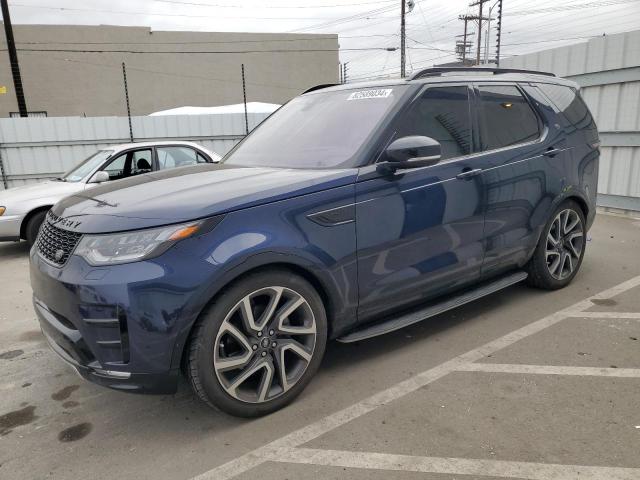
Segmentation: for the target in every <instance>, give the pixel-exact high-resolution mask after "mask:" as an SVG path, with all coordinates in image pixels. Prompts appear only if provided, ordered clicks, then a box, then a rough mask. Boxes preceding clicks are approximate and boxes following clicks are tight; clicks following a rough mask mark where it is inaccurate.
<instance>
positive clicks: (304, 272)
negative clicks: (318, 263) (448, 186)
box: [171, 258, 339, 371]
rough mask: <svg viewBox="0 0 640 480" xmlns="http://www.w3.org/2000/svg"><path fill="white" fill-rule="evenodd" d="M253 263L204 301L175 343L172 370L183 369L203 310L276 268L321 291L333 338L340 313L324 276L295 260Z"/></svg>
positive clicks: (239, 270)
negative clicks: (248, 279)
mask: <svg viewBox="0 0 640 480" xmlns="http://www.w3.org/2000/svg"><path fill="white" fill-rule="evenodd" d="M251 263H252V264H251V265H250V266H249V265H248V266H247V267H246V268H236V269H234V270H233V271H232V274H230V275H227V276H225V278H224V282H223V283H222V285H221V286H220V287H219V288H217V289H215V291H214V292H213V294H212V295H211V296H210V297H209V299H208V300H207V301H206V302H204V304H203V305H202V307H201V308H200V309H199V311H198V312H197V315H195V318H194V320H193V321H192V322H191V324H190V325H188V327H187V328H185V333H184V334H183V335H182V336H181V338H178V339H177V341H176V344H175V347H174V352H173V359H172V362H171V363H172V367H171V368H172V369H176V368H178V367H180V368H182V369H184V366H185V362H186V359H187V355H188V351H189V348H188V346H189V343H190V342H191V339H192V336H193V332H194V330H195V327H196V325H197V323H198V321H199V319H200V318H201V316H202V314H203V313H204V311H205V310H206V309H207V308H208V307H209V306H210V305H211V304H212V303H213V302H215V301H216V299H217V298H219V297H220V296H221V295H224V293H225V291H227V290H228V289H229V288H230V287H231V286H232V285H234V284H235V283H237V282H240V281H242V279H244V278H246V277H248V276H249V275H252V274H255V273H257V272H261V271H265V270H274V269H277V270H280V271H282V270H285V271H289V272H291V273H294V274H296V275H298V276H300V277H301V278H304V279H305V280H306V281H308V282H309V283H310V284H311V286H313V288H314V289H315V290H316V292H318V295H319V296H320V299H321V300H322V303H323V305H324V307H325V311H326V315H327V328H328V332H327V338H332V334H333V325H334V322H335V318H336V312H337V311H338V310H339V308H338V298H337V294H336V292H335V291H334V288H332V287H331V286H330V282H329V281H328V280H327V279H324V278H322V276H321V275H320V274H318V272H317V271H314V270H313V269H312V268H310V267H309V266H308V265H305V264H303V262H301V261H295V260H293V259H291V258H289V259H275V260H272V261H265V262H264V263H263V262H261V261H258V262H257V263H254V262H251ZM183 371H184V370H183Z"/></svg>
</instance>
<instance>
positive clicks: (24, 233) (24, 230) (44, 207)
mask: <svg viewBox="0 0 640 480" xmlns="http://www.w3.org/2000/svg"><path fill="white" fill-rule="evenodd" d="M51 207H53V205H42V206H39V207H35V208H33V209H31V210H29V212H28V213H27V214H26V215H25V216H24V218H23V219H22V223H21V224H20V238H21V239H23V240H26V238H27V225H28V224H29V220H31V219H32V218H33V216H34V215H36V214H37V213H40V212H46V211H47V210H51Z"/></svg>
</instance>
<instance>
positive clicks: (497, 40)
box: [496, 0, 502, 67]
mask: <svg viewBox="0 0 640 480" xmlns="http://www.w3.org/2000/svg"><path fill="white" fill-rule="evenodd" d="M500 37H502V0H498V30H497V32H496V66H497V67H500Z"/></svg>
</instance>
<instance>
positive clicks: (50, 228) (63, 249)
mask: <svg viewBox="0 0 640 480" xmlns="http://www.w3.org/2000/svg"><path fill="white" fill-rule="evenodd" d="M80 237H82V234H81V233H76V232H70V231H68V230H63V229H62V228H58V227H56V226H55V225H53V223H52V217H51V215H50V214H49V215H47V219H46V220H45V221H44V222H43V223H42V227H41V228H40V233H39V234H38V240H37V246H38V252H39V253H40V255H42V256H43V257H44V258H46V259H47V260H49V261H50V262H51V263H53V264H55V265H58V266H60V267H61V266H62V265H64V264H65V263H67V260H68V259H69V256H70V255H71V253H73V249H74V248H76V245H77V244H78V241H79V240H80Z"/></svg>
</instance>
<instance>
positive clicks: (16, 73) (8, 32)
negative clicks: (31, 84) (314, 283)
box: [0, 0, 28, 117]
mask: <svg viewBox="0 0 640 480" xmlns="http://www.w3.org/2000/svg"><path fill="white" fill-rule="evenodd" d="M0 2H1V3H2V19H3V22H4V33H5V36H6V37H7V50H8V51H9V63H10V64H11V74H12V75H13V88H14V90H15V91H16V99H17V100H18V111H19V112H20V116H21V117H26V116H27V115H28V114H27V102H26V100H25V99H24V90H23V89H22V77H21V76H20V66H19V65H18V53H17V52H16V42H15V40H14V39H13V27H12V26H11V17H10V16H9V3H8V0H0Z"/></svg>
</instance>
